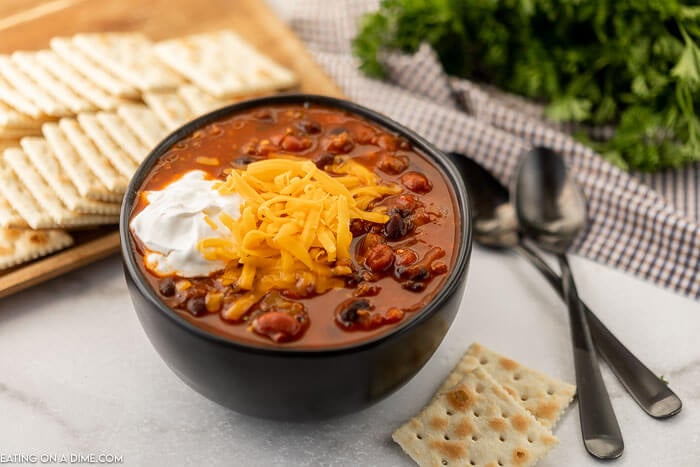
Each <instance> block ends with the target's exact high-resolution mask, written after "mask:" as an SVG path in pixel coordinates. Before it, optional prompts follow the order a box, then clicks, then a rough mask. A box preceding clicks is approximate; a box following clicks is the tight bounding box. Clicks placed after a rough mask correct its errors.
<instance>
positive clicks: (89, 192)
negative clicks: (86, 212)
mask: <svg viewBox="0 0 700 467" xmlns="http://www.w3.org/2000/svg"><path fill="white" fill-rule="evenodd" d="M41 131H42V133H43V134H44V138H46V142H47V143H48V145H49V148H50V149H51V152H52V153H53V154H55V155H56V159H58V162H59V163H60V165H61V167H62V168H63V171H64V172H65V173H66V175H68V177H69V178H70V180H71V181H72V182H73V185H75V187H76V188H77V189H78V193H80V195H81V196H84V197H87V198H90V199H93V200H98V201H112V199H110V197H111V195H112V194H111V193H110V191H109V190H108V189H107V187H105V186H104V185H103V184H102V182H100V180H99V179H98V178H97V176H96V175H95V174H94V173H93V172H92V170H90V167H89V166H88V165H87V163H85V161H84V160H82V159H81V158H80V156H79V155H78V153H77V152H76V151H75V149H73V147H72V146H71V145H70V143H68V140H67V138H66V136H65V134H64V133H63V131H62V130H61V129H60V128H59V126H58V124H57V123H45V124H44V125H43V126H42V127H41Z"/></svg>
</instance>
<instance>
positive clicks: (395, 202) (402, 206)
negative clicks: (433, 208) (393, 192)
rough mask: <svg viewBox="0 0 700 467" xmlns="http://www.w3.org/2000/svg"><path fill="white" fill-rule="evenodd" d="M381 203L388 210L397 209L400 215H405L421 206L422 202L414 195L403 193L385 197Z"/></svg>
mask: <svg viewBox="0 0 700 467" xmlns="http://www.w3.org/2000/svg"><path fill="white" fill-rule="evenodd" d="M382 205H383V206H386V207H387V209H388V210H398V211H399V212H400V214H401V216H402V217H406V216H408V215H409V214H411V213H413V212H414V211H415V210H416V209H418V208H419V207H422V206H423V203H421V202H420V201H419V200H418V198H416V197H415V195H412V194H410V193H403V194H400V195H397V196H391V197H389V198H387V199H385V200H384V201H383V202H382Z"/></svg>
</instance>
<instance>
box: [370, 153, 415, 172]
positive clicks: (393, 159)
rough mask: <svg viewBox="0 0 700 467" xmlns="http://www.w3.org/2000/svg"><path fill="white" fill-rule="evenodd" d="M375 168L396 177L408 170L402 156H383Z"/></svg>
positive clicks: (406, 162) (406, 161)
mask: <svg viewBox="0 0 700 467" xmlns="http://www.w3.org/2000/svg"><path fill="white" fill-rule="evenodd" d="M377 167H378V168H379V170H381V171H382V172H384V173H388V174H390V175H398V174H400V173H401V172H403V171H404V170H406V169H407V168H408V159H407V158H406V157H404V156H393V155H391V154H384V155H383V156H382V157H381V158H380V159H379V161H378V162H377Z"/></svg>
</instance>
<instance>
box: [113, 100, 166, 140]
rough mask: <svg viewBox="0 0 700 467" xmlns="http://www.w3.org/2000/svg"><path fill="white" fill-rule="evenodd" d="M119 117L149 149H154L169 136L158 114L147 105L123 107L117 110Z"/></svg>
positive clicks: (127, 105)
mask: <svg viewBox="0 0 700 467" xmlns="http://www.w3.org/2000/svg"><path fill="white" fill-rule="evenodd" d="M117 115H119V116H120V117H121V118H122V120H123V121H124V123H126V125H127V126H128V127H129V128H130V129H131V131H133V132H134V134H136V136H138V137H139V138H140V139H141V141H143V143H144V144H145V145H146V146H147V147H148V148H153V147H154V146H155V145H156V144H158V143H159V142H160V140H162V139H163V138H164V137H165V135H166V134H167V131H166V129H165V128H164V127H163V125H162V124H161V123H160V120H158V117H156V114H155V113H153V111H152V110H151V109H149V108H148V107H146V106H145V105H141V104H126V105H122V106H120V107H119V108H118V109H117Z"/></svg>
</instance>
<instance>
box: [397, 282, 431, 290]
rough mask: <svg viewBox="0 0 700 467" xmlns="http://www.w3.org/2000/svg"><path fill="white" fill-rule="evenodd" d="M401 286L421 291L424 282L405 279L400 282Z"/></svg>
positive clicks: (423, 287)
mask: <svg viewBox="0 0 700 467" xmlns="http://www.w3.org/2000/svg"><path fill="white" fill-rule="evenodd" d="M401 287H403V288H404V289H406V290H410V291H411V292H421V291H423V289H425V282H416V281H406V282H404V283H403V284H401Z"/></svg>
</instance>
